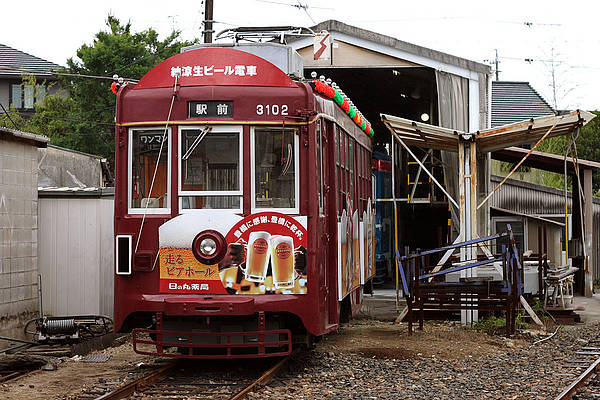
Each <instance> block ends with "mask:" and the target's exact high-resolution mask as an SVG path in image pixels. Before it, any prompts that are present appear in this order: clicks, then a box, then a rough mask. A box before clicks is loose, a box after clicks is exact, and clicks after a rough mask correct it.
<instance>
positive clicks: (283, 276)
mask: <svg viewBox="0 0 600 400" xmlns="http://www.w3.org/2000/svg"><path fill="white" fill-rule="evenodd" d="M271 268H272V271H273V285H274V286H275V289H290V288H293V287H294V280H295V272H296V271H295V269H294V239H292V238H291V237H289V236H281V235H275V236H271Z"/></svg>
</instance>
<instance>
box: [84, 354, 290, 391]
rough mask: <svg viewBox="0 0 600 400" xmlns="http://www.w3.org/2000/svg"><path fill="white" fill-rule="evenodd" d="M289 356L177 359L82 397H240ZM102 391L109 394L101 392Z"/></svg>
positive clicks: (271, 374) (258, 383) (253, 388)
mask: <svg viewBox="0 0 600 400" xmlns="http://www.w3.org/2000/svg"><path fill="white" fill-rule="evenodd" d="M289 359H290V357H289V356H288V357H285V358H282V359H278V360H236V361H220V360H219V361H211V362H206V360H197V361H195V362H192V361H189V360H183V361H174V362H171V363H169V364H168V365H166V366H164V367H161V368H159V369H158V370H156V371H154V372H152V373H150V374H147V375H145V376H143V377H140V378H138V379H135V380H134V381H131V382H129V383H127V384H125V385H123V386H120V387H118V388H116V389H114V390H110V391H108V392H106V390H107V389H109V388H110V386H111V385H113V387H114V382H104V383H103V384H101V385H99V386H96V387H95V388H91V389H88V390H87V391H86V393H82V395H80V396H79V399H81V400H83V399H95V400H117V399H136V400H142V399H155V398H160V399H169V400H175V399H189V398H194V399H229V400H240V399H243V398H245V397H246V395H247V394H248V393H250V392H252V391H254V390H258V389H259V387H260V386H261V385H265V384H266V383H267V382H268V381H269V380H270V379H271V378H272V377H273V376H274V375H275V374H276V373H277V372H278V371H279V370H280V369H281V368H282V367H283V366H284V365H285V364H286V363H287V362H288V361H289ZM102 392H106V393H104V394H101V395H98V394H99V393H102Z"/></svg>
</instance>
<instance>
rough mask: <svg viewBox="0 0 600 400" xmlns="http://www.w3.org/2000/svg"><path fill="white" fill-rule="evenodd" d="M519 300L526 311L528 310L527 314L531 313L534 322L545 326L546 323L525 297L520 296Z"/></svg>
mask: <svg viewBox="0 0 600 400" xmlns="http://www.w3.org/2000/svg"><path fill="white" fill-rule="evenodd" d="M519 300H520V301H521V304H522V305H523V307H525V311H527V314H529V316H530V317H531V319H533V322H535V323H536V324H538V325H540V326H544V323H543V322H542V321H541V320H540V319H539V318H538V316H537V314H536V313H535V312H534V311H533V308H531V306H530V305H529V303H528V302H527V300H525V297H523V296H519Z"/></svg>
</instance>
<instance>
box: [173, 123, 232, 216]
mask: <svg viewBox="0 0 600 400" xmlns="http://www.w3.org/2000/svg"><path fill="white" fill-rule="evenodd" d="M240 133H241V132H240V129H239V128H234V127H214V126H213V127H210V126H207V127H203V128H195V129H181V133H180V137H181V150H180V155H181V156H180V157H181V158H180V162H181V164H180V171H181V177H180V179H181V182H180V192H179V193H180V204H181V209H183V210H185V209H241V195H242V192H241V185H240V182H241V179H242V178H241V168H240V164H241V162H240V156H241V140H240V137H241V135H240Z"/></svg>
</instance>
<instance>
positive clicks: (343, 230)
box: [338, 197, 361, 300]
mask: <svg viewBox="0 0 600 400" xmlns="http://www.w3.org/2000/svg"><path fill="white" fill-rule="evenodd" d="M346 205H347V209H344V210H342V215H341V217H340V221H339V222H338V300H342V299H343V298H344V297H346V295H347V294H348V293H350V292H351V291H352V290H354V289H355V288H357V287H359V286H360V279H361V278H360V271H361V266H360V239H359V238H360V235H359V232H360V226H359V218H358V211H357V210H353V207H352V202H351V201H350V198H349V197H347V200H346Z"/></svg>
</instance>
